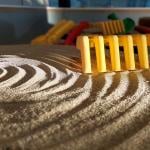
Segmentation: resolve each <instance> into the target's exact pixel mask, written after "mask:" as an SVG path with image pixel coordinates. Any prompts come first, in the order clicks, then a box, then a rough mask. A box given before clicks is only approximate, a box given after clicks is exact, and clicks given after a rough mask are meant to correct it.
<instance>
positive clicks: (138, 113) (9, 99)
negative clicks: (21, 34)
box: [0, 46, 150, 150]
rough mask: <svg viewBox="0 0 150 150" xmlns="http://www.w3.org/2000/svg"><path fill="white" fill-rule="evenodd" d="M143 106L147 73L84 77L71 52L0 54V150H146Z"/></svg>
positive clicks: (149, 81)
mask: <svg viewBox="0 0 150 150" xmlns="http://www.w3.org/2000/svg"><path fill="white" fill-rule="evenodd" d="M149 100H150V70H137V71H132V72H130V71H123V72H118V73H115V72H108V73H102V74H96V75H85V74H82V73H81V62H80V54H79V52H78V51H77V50H76V49H75V48H72V47H67V46H66V47H64V48H61V46H52V47H44V46H43V47H42V46H41V47H31V46H21V47H20V46H14V47H5V46H4V47H1V48H0V120H1V124H0V147H1V148H10V149H17V148H20V149H59V150H60V149H65V150H66V149H68V150H70V149H78V150H79V149H108V148H111V149H118V150H119V149H129V150H130V149H133V150H134V149H135V150H141V149H144V150H146V149H147V150H148V149H149V148H150V145H149V142H148V141H149V140H150V124H149V121H150V119H149V118H150V101H149ZM133 145H134V147H133Z"/></svg>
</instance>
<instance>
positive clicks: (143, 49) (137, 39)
mask: <svg viewBox="0 0 150 150" xmlns="http://www.w3.org/2000/svg"><path fill="white" fill-rule="evenodd" d="M133 41H134V44H135V45H136V46H137V49H138V56H139V63H140V68H141V69H148V68H149V60H148V47H147V39H146V35H140V34H138V35H134V36H133Z"/></svg>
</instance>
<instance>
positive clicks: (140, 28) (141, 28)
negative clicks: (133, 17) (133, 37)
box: [135, 25, 150, 33]
mask: <svg viewBox="0 0 150 150" xmlns="http://www.w3.org/2000/svg"><path fill="white" fill-rule="evenodd" d="M135 30H136V31H138V32H140V33H150V27H146V26H140V25H139V26H136V27H135Z"/></svg>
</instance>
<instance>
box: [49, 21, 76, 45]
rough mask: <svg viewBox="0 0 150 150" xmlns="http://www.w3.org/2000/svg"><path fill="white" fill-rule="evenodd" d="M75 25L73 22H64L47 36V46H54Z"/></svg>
mask: <svg viewBox="0 0 150 150" xmlns="http://www.w3.org/2000/svg"><path fill="white" fill-rule="evenodd" d="M75 25H76V24H75V23H74V22H73V21H66V22H64V23H63V24H62V25H61V26H60V27H59V28H57V30H55V32H53V33H52V34H51V35H50V34H49V35H48V44H55V43H56V42H57V41H58V40H59V39H60V38H61V37H62V36H64V35H65V34H67V33H68V32H69V31H70V30H71V29H72V28H73V27H74V26H75Z"/></svg>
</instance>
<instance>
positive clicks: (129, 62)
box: [119, 35, 135, 70]
mask: <svg viewBox="0 0 150 150" xmlns="http://www.w3.org/2000/svg"><path fill="white" fill-rule="evenodd" d="M119 44H120V45H121V46H123V49H124V56H125V64H126V69H127V70H135V59H134V47H133V39H132V36H131V35H121V36H119Z"/></svg>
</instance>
